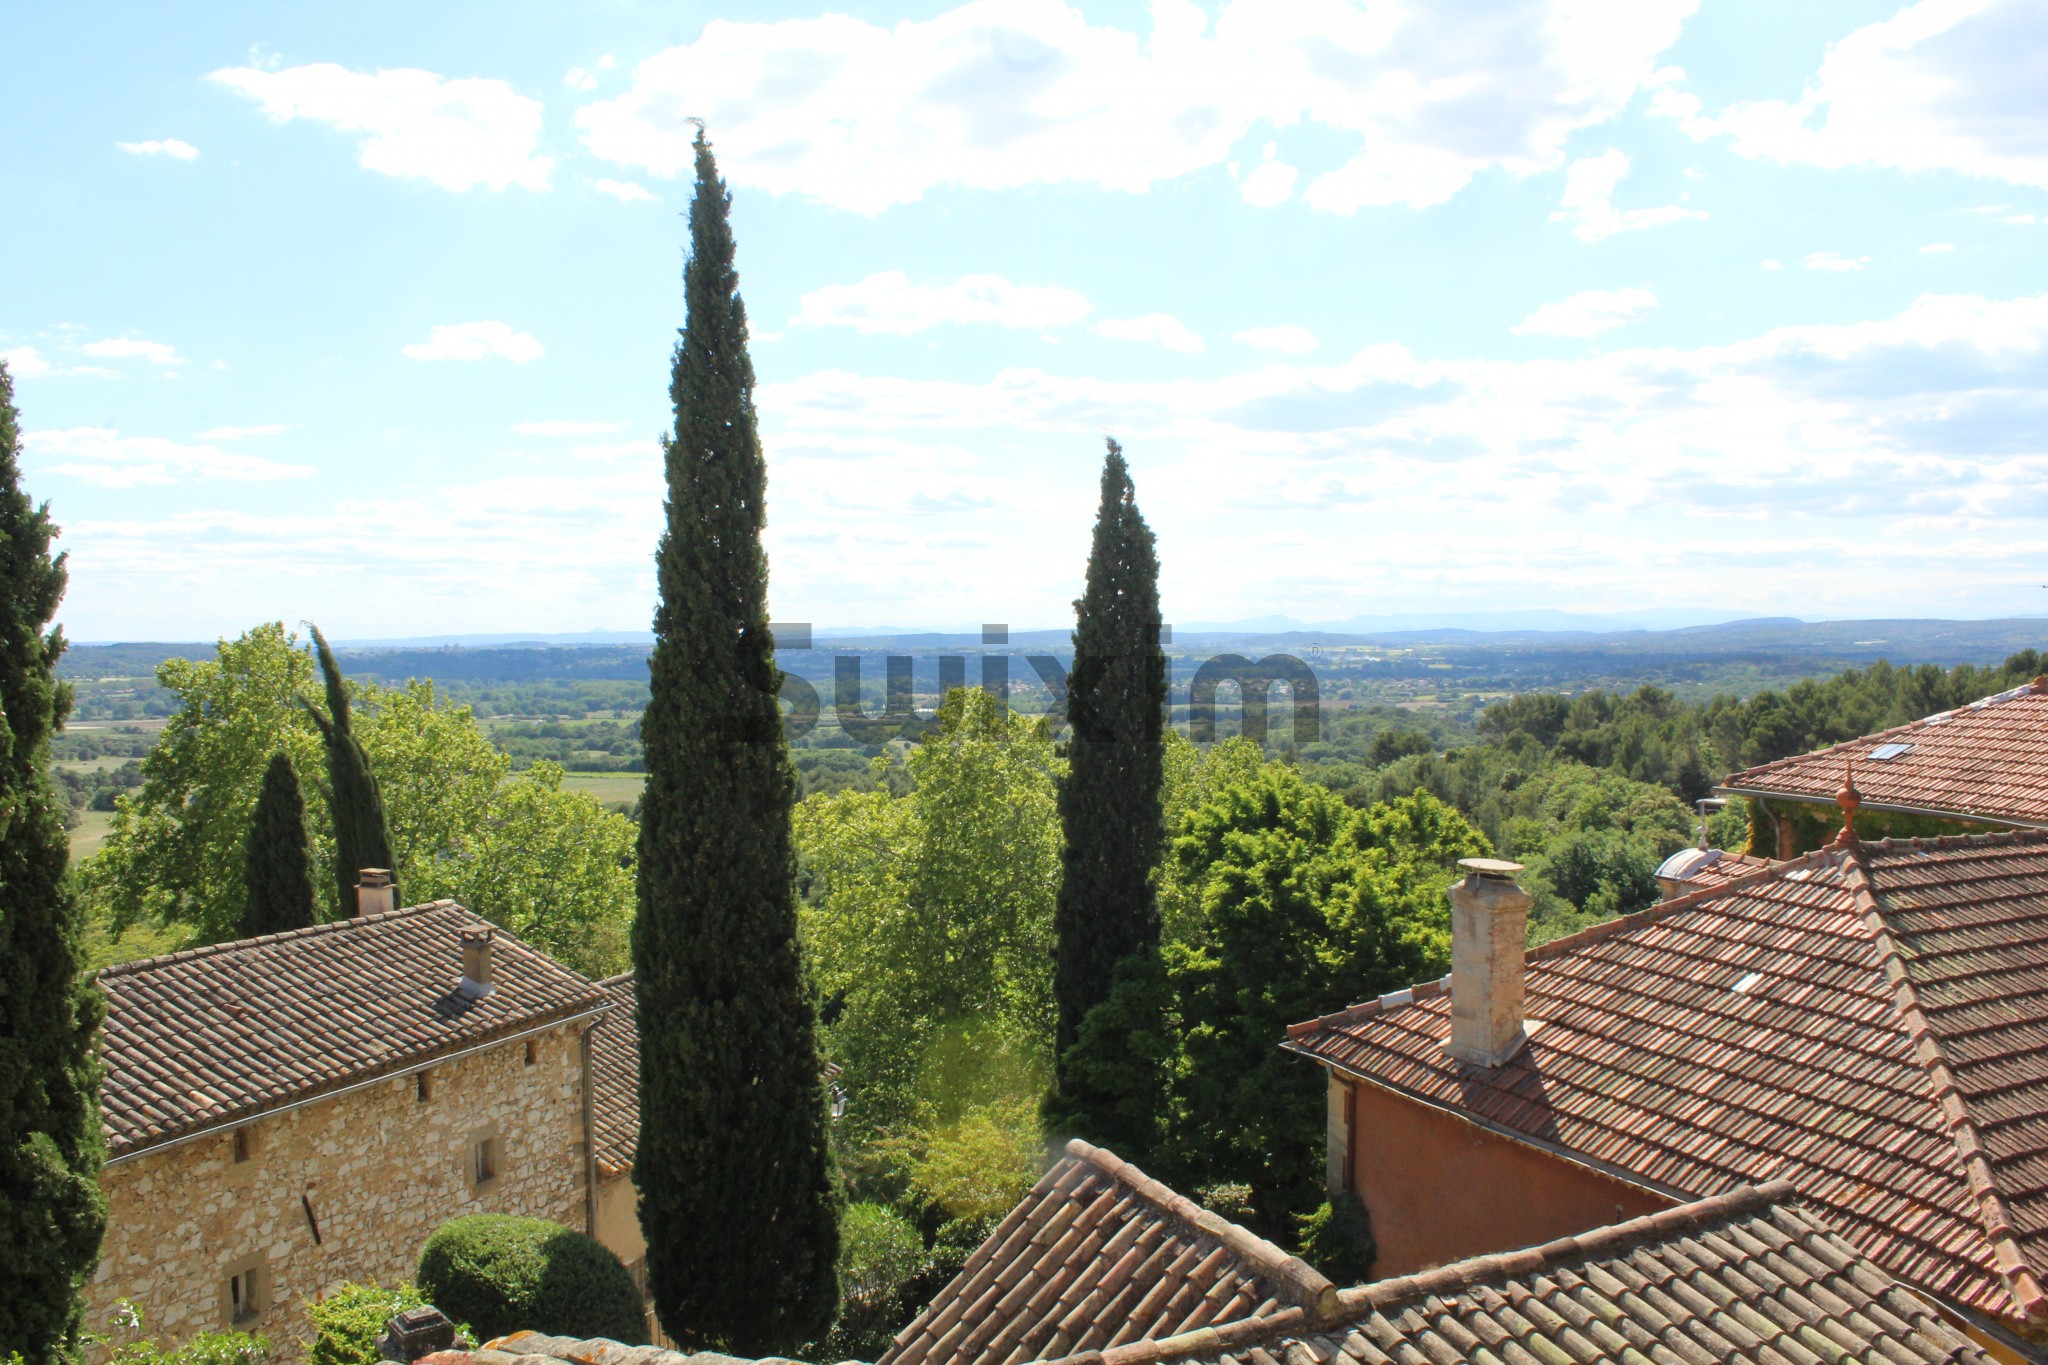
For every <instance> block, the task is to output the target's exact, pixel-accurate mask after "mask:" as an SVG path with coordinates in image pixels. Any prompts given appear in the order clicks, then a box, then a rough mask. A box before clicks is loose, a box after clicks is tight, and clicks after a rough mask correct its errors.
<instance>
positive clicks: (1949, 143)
mask: <svg viewBox="0 0 2048 1365" xmlns="http://www.w3.org/2000/svg"><path fill="white" fill-rule="evenodd" d="M0 24H4V29H5V31H6V32H7V34H8V47H9V62H8V68H9V78H8V80H7V81H6V82H4V83H0V126H4V127H5V128H6V129H7V130H8V132H7V135H6V138H5V141H4V144H0V354H4V355H5V357H6V359H7V363H8V365H9V368H10V370H11V372H12V374H13V375H14V378H15V384H16V403H17V406H18V407H19V409H20V411H21V417H22V427H23V431H24V433H25V435H24V458H23V466H24V477H25V480H26V482H27V485H28V487H29V489H30V491H31V493H32V494H33V495H34V496H36V497H37V498H47V499H48V500H49V503H50V506H51V508H52V511H53V514H54V516H55V518H56V519H57V521H58V522H59V523H60V524H61V526H62V527H63V539H62V541H61V542H60V543H61V545H62V546H63V547H64V548H66V549H67V550H68V551H69V554H70V568H71V589H70V594H69V597H68V599H67V601H66V603H65V605H64V608H63V611H62V613H61V619H62V620H63V621H64V622H65V624H66V628H67V631H68V633H69V634H70V635H71V637H72V638H73V639H77V640H87V641H91V640H139V639H149V640H189V639H202V638H211V637H213V636H215V635H218V634H223V633H226V634H233V633H236V632H239V631H241V630H244V629H246V628H248V627H249V626H251V625H254V624H256V623H258V622H261V621H265V620H284V621H286V622H287V623H291V624H294V625H296V623H298V622H300V621H305V620H312V621H316V622H318V623H319V624H320V625H321V626H322V627H323V628H325V629H326V630H327V631H328V633H329V634H331V635H334V636H336V637H338V638H351V637H355V638H362V637H401V636H408V635H433V634H455V633H472V632H502V631H534V632H542V631H582V630H639V629H644V628H645V627H646V624H647V622H648V621H649V619H650V617H651V613H652V608H653V595H654V575H653V553H654V547H655V542H656V539H657V537H658V535H659V534H660V529H661V525H662V518H663V509H662V497H663V490H662V483H661V464H660V447H659V436H660V433H661V432H662V431H663V429H664V428H665V427H667V426H668V425H669V424H670V423H671V422H672V414H671V412H670V410H669V406H668V366H669V358H670V351H671V348H672V346H673V344H674V338H675V333H676V329H677V328H678V327H679V326H680V325H681V324H682V321H683V302H682V289H681V268H682V263H683V252H684V249H685V246H686V235H685V221H684V218H683V216H682V215H683V214H684V213H685V212H686V210H687V196H688V193H689V188H690V180H689V154H688V146H689V139H690V137H691V135H692V133H693V131H694V129H693V128H692V126H691V124H690V123H689V120H690V119H692V118H701V119H703V120H704V121H705V124H706V126H707V128H708V130H709V136H710V139H711V142H712V144H713V147H714V149H715V151H716V153H717V156H718V158H719V164H720V167H721V169H722V171H723V173H724V174H725V176H726V178H727V180H728V182H729V184H730V186H731V190H732V196H733V222H734V231H735V234H736V237H737V241H738V252H739V270H740V279H741V289H742V293H743V295H744V297H745V300H746V304H747V309H748V315H749V318H750V320H751V326H752V346H751V349H752V354H753V359H754V364H755V367H756V371H757V373H758V376H759V387H758V389H757V391H756V400H757V403H758V407H759V411H760V421H761V432H762V439H763V444H764V447H765V449H766V451H767V455H768V467H769V502H768V515H769V524H768V530H767V544H768V551H769V556H770V566H771V568H770V572H771V595H772V615H773V616H774V617H775V618H776V619H778V620H783V621H811V622H816V623H820V624H821V625H835V626H842V627H852V626H879V625H896V626H903V627H918V626H952V625H957V624H961V623H969V622H984V621H1006V622H1010V623H1013V624H1015V625H1017V626H1018V627H1020V628H1024V627H1052V626H1058V625H1061V624H1062V623H1064V622H1070V621H1071V605H1070V604H1071V601H1072V599H1073V598H1074V597H1076V596H1078V595H1079V592H1080V588H1081V582H1082V574H1083V569H1084V564H1085V560H1086V556H1087V550H1088V538H1089V531H1090V526H1091V523H1092V520H1093V516H1094V510H1095V504H1096V500H1097V482H1098V478H1099V474H1100V469H1101V462H1102V454H1103V441H1104V438H1105V437H1106V436H1113V437H1115V438H1116V439H1117V440H1118V441H1120V442H1121V443H1122V444H1123V447H1124V449H1125V451H1126V453H1127V455H1128V458H1129V460H1130V463H1131V468H1132V471H1133V475H1134V477H1135V480H1136V483H1137V491H1138V500H1139V504H1140V506H1141V508H1142V509H1143V510H1144V512H1145V514H1146V516H1147V517H1148V519H1149V520H1150V522H1151V524H1152V526H1153V527H1154V529H1155V530H1156V531H1157V533H1158V538H1159V551H1160V556H1161V563H1162V568H1161V588H1162V595H1163V601H1164V606H1165V614H1166V616H1167V619H1168V620H1170V621H1183V622H1192V621H1217V622H1220V621H1230V620H1236V619H1242V618H1247V617H1256V616H1264V615H1269V614H1278V615H1284V616H1289V617H1293V618H1296V619H1299V620H1306V621H1327V620H1338V619H1342V618H1346V617H1350V616H1354V615H1361V614H1364V615H1378V614H1396V613H1398V614H1414V613H1423V614H1427V613H1432V612H1437V613H1445V614H1447V615H1448V614H1454V613H1465V612H1475V611H1487V612H1498V611H1503V610H1523V609H1526V610H1537V609H1555V610H1564V611H1572V612H1596V613H1598V612H1611V613H1640V612H1644V611H1650V610H1656V609H1667V610H1676V609H1698V610H1709V611H1714V612H1725V613H1726V614H1728V615H1730V616H1741V615H1792V616H1805V617H1808V618H1816V619H1817V618H1828V617H1881V616H1910V615H1921V616H1948V617H1984V616H1998V615H2013V614H2032V613H2040V612H2048V588H2044V587H2043V586H2042V585H2043V584H2048V350H2044V343H2048V6H2044V5H2043V4H2041V3H2040V0H2002V2H2000V0H1919V2H1918V3H1914V4H1908V5H1905V6H1903V7H1901V6H1900V5H1898V4H1897V3H1863V2H1860V0H1807V3H1803V4H1799V5H1786V4H1783V3H1769V4H1767V3H1763V0H1611V2H1610V0H1470V2H1469V3H1467V2H1465V0H1437V2H1436V3H1430V4H1421V3H1412V4H1402V3H1388V2H1386V0H1355V2H1350V3H1346V2H1343V0H1222V2H1221V3H1209V4H1198V3H1192V2H1191V0H1155V2H1154V3H1151V4H1149V5H1147V4H1139V3H1128V2H1125V0H1117V2H1107V0H1105V2H1104V3H1093V2H1091V3H1082V4H1062V3H1056V2H1055V0H967V3H959V4H956V3H951V2H950V0H917V2H916V3H894V4H851V5H844V6H835V7H831V8H826V7H824V5H823V4H821V3H820V0H750V3H747V4H744V5H739V4H731V3H727V4H725V5H723V6H718V5H704V4H698V3H673V2H671V3H664V4H659V5H655V4H629V3H593V4H588V5H577V6H561V5H546V4H540V3H516V2H515V3H491V4H459V3H440V4H434V5H419V4H407V5H402V6H401V5H393V4H375V3H358V4H352V5H348V6H318V7H315V6H293V7H283V6H269V5H254V4H233V3H226V2H224V0H223V2H217V3H211V4H208V5H205V6H187V7H181V8H177V9H171V8H165V7H149V6H134V5H110V4H99V3H79V4H71V5H63V6H51V5H39V4H31V3H26V2H25V0H0Z"/></svg>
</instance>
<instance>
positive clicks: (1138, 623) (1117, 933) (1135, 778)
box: [1053, 441, 1166, 1114]
mask: <svg viewBox="0 0 2048 1365" xmlns="http://www.w3.org/2000/svg"><path fill="white" fill-rule="evenodd" d="M1074 612H1075V618H1076V619H1075V625H1074V666H1073V669H1072V670H1071V671H1070V672H1069V674H1068V675H1067V719H1068V721H1069V723H1070V724H1071V726H1072V735H1071V738H1070V740H1069V742H1068V746H1067V753H1068V761H1069V764H1070V766H1069V769H1068V772H1067V776H1066V780H1065V781H1064V782H1062V783H1061V784H1060V825H1061V828H1062V830H1063V832H1064V834H1065V836H1066V864H1065V870H1064V875H1063V876H1062V878H1061V881H1060V892H1059V908H1058V911H1057V912H1056V914H1055V915H1054V917H1053V929H1054V942H1055V949H1054V957H1053V996H1054V998H1055V999H1056V1000H1057V1001H1058V1005H1059V1023H1058V1030H1059V1031H1058V1036H1057V1042H1056V1051H1055V1056H1056V1057H1057V1056H1062V1055H1064V1054H1065V1052H1066V1050H1067V1049H1068V1048H1070V1047H1072V1046H1073V1045H1074V1040H1075V1039H1076V1038H1077V1037H1078V1036H1079V1034H1080V1029H1081V1020H1082V1018H1083V1017H1084V1016H1085V1015H1086V1014H1087V1013H1088V1011H1089V1010H1091V1009H1093V1008H1094V1007H1095V1006H1096V1005H1098V1004H1100V1003H1101V1002H1102V1000H1103V998H1104V997H1105V996H1107V995H1108V994H1109V989H1110V981H1111V977H1112V975H1113V974H1114V972H1115V970H1116V964H1117V963H1119V962H1121V961H1122V960H1123V959H1124V958H1126V957H1128V956H1130V955H1131V954H1132V953H1136V952H1141V951H1144V950H1146V949H1149V948H1150V947H1152V946H1153V945H1154V944H1156V943H1157V942H1158V941H1159V909H1158V905H1157V902H1156V901H1155V899H1154V886H1153V879H1152V878H1153V869H1154V867H1155V866H1156V865H1157V863H1158V861H1159V853H1160V843H1161V834H1162V820H1163V818H1164V816H1163V812H1162V808H1161V788H1162V787H1163V785H1164V774H1163V770H1162V764H1161V756H1162V755H1161V744H1160V735H1161V731H1162V730H1163V728H1164V718H1165V711H1166V654H1165V652H1164V651H1163V650H1161V649H1160V646H1159V631H1160V620H1159V554H1158V550H1157V548H1156V547H1155V545H1154V543H1153V538H1152V528H1151V527H1149V526H1147V525H1146V524H1145V518H1144V516H1143V515H1142V514H1141V513H1140V512H1139V511H1138V502H1137V492H1136V489H1135V488H1133V486H1132V484H1131V474H1130V470H1129V468H1128V467H1127V466H1126V465H1125V464H1124V453H1123V450H1122V448H1121V447H1119V446H1118V445H1117V443H1116V442H1115V441H1110V442H1109V453H1108V455H1107V456H1106V457H1105V458H1104V460H1103V464H1102V501H1101V505H1100V507H1099V508H1098V510H1097V512H1096V516H1095V540H1094V544H1093V545H1092V546H1091V547H1090V549H1089V551H1088V578H1087V586H1086V587H1085V589H1084V590H1083V592H1082V594H1081V598H1080V600H1079V601H1077V602H1075V603H1074ZM1056 1080H1057V1085H1058V1088H1059V1092H1060V1096H1059V1098H1058V1099H1057V1100H1056V1101H1055V1104H1056V1106H1057V1107H1058V1108H1060V1109H1061V1110H1063V1111H1064V1112H1067V1113H1070V1114H1085V1113H1086V1112H1087V1111H1088V1110H1089V1109H1090V1108H1092V1107H1093V1104H1092V1102H1091V1100H1090V1097H1089V1096H1088V1095H1087V1094H1085V1093H1084V1092H1079V1091H1077V1090H1076V1089H1075V1087H1074V1082H1073V1079H1072V1078H1071V1077H1070V1076H1069V1075H1068V1074H1067V1071H1066V1069H1065V1066H1064V1064H1061V1065H1060V1066H1059V1068H1058V1070H1057V1072H1056Z"/></svg>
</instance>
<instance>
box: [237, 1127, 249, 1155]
mask: <svg viewBox="0 0 2048 1365" xmlns="http://www.w3.org/2000/svg"><path fill="white" fill-rule="evenodd" d="M248 1159H249V1130H248V1129H247V1128H237V1129H235V1160H236V1161H237V1162H243V1161H247V1160H248Z"/></svg>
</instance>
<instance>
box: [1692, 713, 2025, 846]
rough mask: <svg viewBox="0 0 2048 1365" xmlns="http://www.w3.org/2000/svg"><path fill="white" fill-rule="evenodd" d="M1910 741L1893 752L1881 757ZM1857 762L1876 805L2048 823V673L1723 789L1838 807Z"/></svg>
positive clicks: (1736, 777) (1868, 801) (1867, 803)
mask: <svg viewBox="0 0 2048 1365" xmlns="http://www.w3.org/2000/svg"><path fill="white" fill-rule="evenodd" d="M1886 745H1905V746H1907V747H1906V748H1905V749H1904V751H1903V752H1900V753H1898V754H1897V755H1896V756H1894V757H1890V758H1881V759H1880V758H1874V757H1872V755H1873V754H1874V753H1876V752H1878V751H1879V750H1881V749H1883V748H1884V746H1886ZM1850 760H1854V761H1855V764H1856V787H1857V790H1859V791H1860V792H1862V794H1863V804H1864V808H1865V809H1867V810H1903V811H1922V812H1932V813H1935V814H1945V815H1954V816H1958V817H1963V818H1968V819H1978V820H1988V821H1994V822H1998V823H2004V824H2017V825H2027V826H2034V827H2040V828H2048V677H2043V678H2036V679H2034V681H2032V682H2031V683H2028V684H2027V685H2026V686H2024V687H2016V688H2013V689H2012V690H2011V691H2009V692H2001V693H1999V694H1998V695H1997V696H1995V697H1986V698H1985V699H1984V700H1982V701H1977V702H1972V703H1970V704H1969V705H1968V706H1960V707H1957V708H1956V709H1955V710H1953V711H1943V712H1942V713H1940V714H1939V715H1934V716H1929V717H1928V718H1927V719H1925V720H1916V721H1914V722H1913V723H1912V724H1910V725H1901V726H1898V727H1897V728H1896V729H1891V730H1885V731H1882V732H1881V733H1879V734H1875V735H1865V736H1864V737H1863V738H1862V739H1854V740H1850V741H1849V742H1848V743H1846V744H1837V745H1835V746H1834V747H1833V748H1832V749H1822V750H1820V751H1819V752H1817V753H1811V754H1801V755H1799V756H1798V757H1796V758H1781V759H1779V760H1778V761H1777V762H1775V763H1765V764H1761V765H1759V766H1758V767H1754V768H1749V769H1745V770H1744V771H1742V772H1739V773H1735V774H1732V775H1731V776H1730V777H1729V778H1728V779H1727V780H1726V781H1724V782H1723V783H1722V784H1721V787H1720V790H1722V791H1724V792H1729V793H1731V794H1734V795H1739V796H1779V797H1786V798H1789V799H1792V800H1796V801H1814V802H1822V803H1826V804H1830V805H1831V804H1833V802H1834V799H1835V793H1836V791H1838V790H1839V789H1840V788H1841V785H1842V772H1843V769H1844V768H1845V767H1847V765H1848V763H1849V762H1850Z"/></svg>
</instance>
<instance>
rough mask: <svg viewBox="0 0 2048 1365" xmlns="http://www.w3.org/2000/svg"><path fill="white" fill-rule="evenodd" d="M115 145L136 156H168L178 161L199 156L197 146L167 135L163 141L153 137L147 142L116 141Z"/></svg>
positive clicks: (194, 158)
mask: <svg viewBox="0 0 2048 1365" xmlns="http://www.w3.org/2000/svg"><path fill="white" fill-rule="evenodd" d="M114 145H115V146H116V147H119V148H120V149H121V150H122V151H124V152H132V153H134V154H135V155H136V156H167V157H170V158H172V159H173V160H176V161H192V160H196V159H197V158H198V156H199V149H198V148H197V147H194V146H193V145H192V144H191V143H189V142H180V141H179V140H178V139H177V138H174V137H167V138H164V139H162V140H161V141H159V140H157V139H156V138H151V139H149V141H147V142H116V143H115V144H114Z"/></svg>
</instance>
